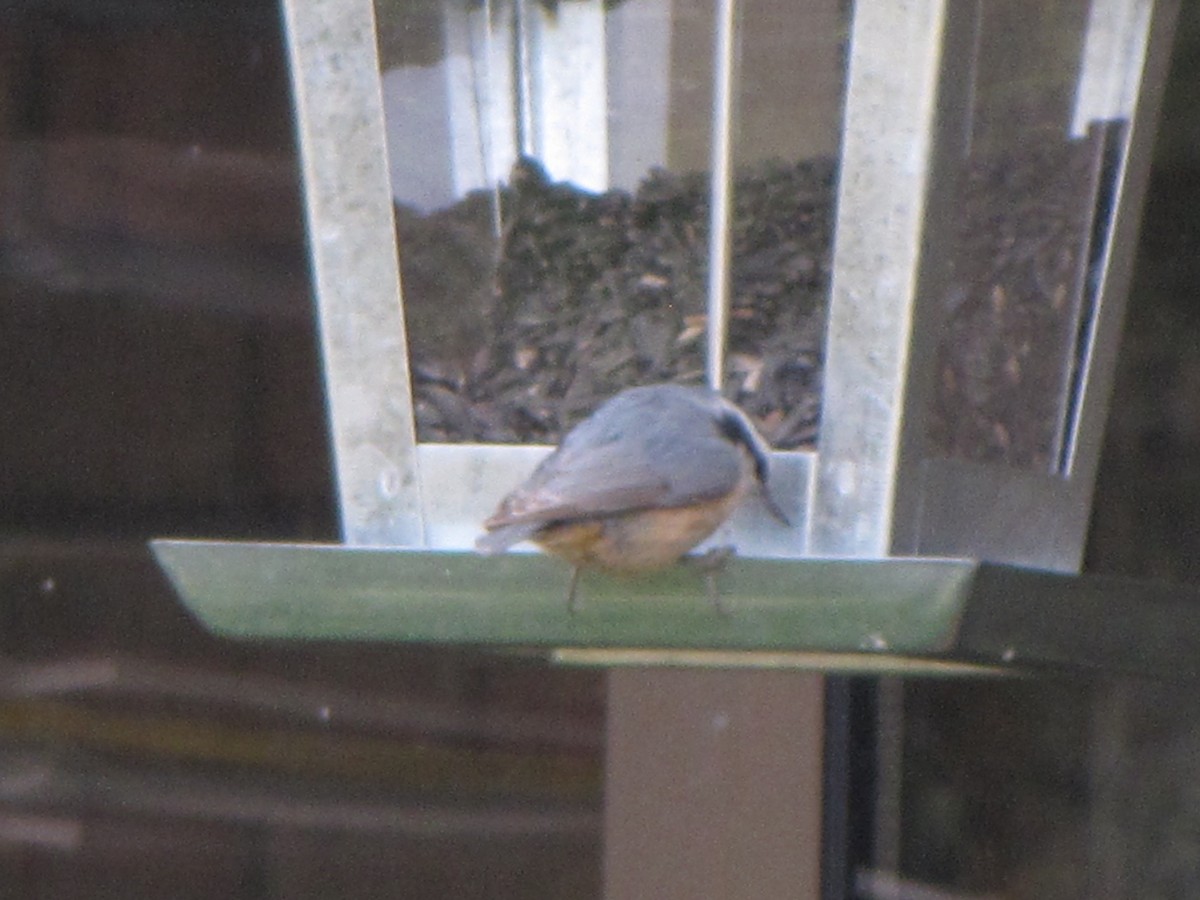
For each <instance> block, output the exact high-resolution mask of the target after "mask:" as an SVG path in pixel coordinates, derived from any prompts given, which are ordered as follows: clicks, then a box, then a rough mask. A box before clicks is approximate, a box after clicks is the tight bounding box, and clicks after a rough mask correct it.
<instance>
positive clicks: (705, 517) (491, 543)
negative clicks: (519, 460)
mask: <svg viewBox="0 0 1200 900" xmlns="http://www.w3.org/2000/svg"><path fill="white" fill-rule="evenodd" d="M767 464H768V460H767V445H766V443H765V442H764V441H763V439H762V438H761V437H760V436H759V435H758V432H757V431H755V429H754V426H753V425H752V424H751V422H750V420H749V419H748V418H747V417H746V415H745V413H743V412H742V411H741V410H740V409H738V408H737V407H736V406H734V405H733V404H732V403H730V402H729V401H728V400H726V399H725V398H723V397H722V396H721V395H720V394H718V393H717V392H715V391H712V390H709V389H707V388H700V387H686V386H683V385H678V384H658V385H649V386H644V387H635V388H628V389H627V390H624V391H621V392H620V393H619V394H617V395H616V396H614V397H612V398H611V399H609V400H608V401H606V402H605V403H604V404H602V405H601V406H600V408H599V409H597V410H596V411H595V412H594V413H592V415H591V416H589V417H588V418H587V419H585V420H584V421H582V422H580V423H579V424H578V425H576V426H575V427H574V428H572V429H571V430H570V431H569V432H568V433H567V435H566V436H565V437H564V438H563V440H562V443H561V444H559V446H558V448H557V449H556V450H555V451H554V452H553V453H551V454H550V455H549V456H548V457H546V459H544V460H543V461H542V463H541V464H540V465H539V466H538V467H537V469H535V470H534V472H533V474H532V475H530V476H529V479H528V480H527V481H526V482H525V483H524V484H522V485H520V486H519V487H517V488H516V489H515V490H514V491H513V492H512V493H510V494H509V495H508V496H507V497H505V498H504V499H503V500H502V501H501V502H500V506H499V507H498V508H497V509H496V512H495V513H493V514H492V516H491V518H489V519H488V520H487V521H486V522H484V523H483V524H484V528H486V529H487V533H486V534H484V535H482V536H481V537H480V538H479V540H478V541H476V544H475V547H476V549H477V550H478V551H479V552H481V553H485V554H491V553H501V552H503V551H504V550H507V549H508V548H509V547H511V546H512V545H513V544H518V543H520V542H521V541H525V540H529V541H533V542H534V543H536V544H538V545H539V546H541V547H542V548H543V549H544V550H546V551H547V552H548V553H552V554H554V555H556V556H560V557H562V558H563V559H565V560H566V561H567V562H569V563H571V565H572V566H574V571H573V573H572V576H571V586H570V589H569V593H568V604H569V606H570V608H571V609H572V610H574V609H575V592H576V587H577V584H578V580H579V572H580V570H581V569H584V568H597V569H604V570H607V571H610V572H618V573H638V572H649V571H653V570H655V569H661V568H665V567H666V566H669V565H671V564H673V563H675V562H678V561H679V560H680V559H681V558H682V557H683V556H684V554H686V553H687V552H688V551H689V550H691V549H692V548H693V547H695V546H696V545H697V544H699V543H700V542H701V541H702V540H704V539H705V538H706V537H708V536H709V535H710V534H712V533H713V531H715V530H716V529H717V526H719V525H720V524H721V523H722V522H723V521H725V519H726V518H727V517H728V516H729V514H730V513H732V512H733V510H734V508H735V507H736V506H737V505H738V503H739V502H740V501H741V500H742V498H743V497H745V496H746V494H747V493H749V492H750V491H752V490H755V491H757V492H759V494H760V495H761V497H762V498H763V501H764V502H765V503H766V505H767V508H768V509H769V510H770V511H771V513H772V515H774V516H775V517H776V518H778V519H780V520H781V521H782V522H784V523H787V518H786V517H785V516H784V515H783V513H782V512H781V511H780V509H779V507H778V506H777V505H776V504H775V502H774V501H773V500H772V498H771V496H770V494H769V493H768V492H767V490H766V481H767ZM724 556H728V551H726V552H725V554H724ZM714 558H715V559H720V558H722V557H721V555H720V554H717V555H716V557H714ZM709 584H710V590H711V591H713V595H714V601H715V600H716V596H715V583H714V582H713V581H712V580H711V578H710V582H709ZM718 605H719V604H718Z"/></svg>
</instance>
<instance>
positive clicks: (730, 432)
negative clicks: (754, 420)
mask: <svg viewBox="0 0 1200 900" xmlns="http://www.w3.org/2000/svg"><path fill="white" fill-rule="evenodd" d="M717 428H718V429H719V430H720V432H721V434H722V435H723V436H724V437H725V438H726V439H728V440H729V441H732V442H733V443H735V444H741V445H742V446H743V447H745V448H746V449H747V450H749V451H750V455H751V456H753V457H754V474H755V475H756V476H757V477H758V480H759V481H766V480H767V460H766V457H765V456H763V455H762V452H761V450H760V449H759V445H758V442H757V441H756V440H754V436H753V435H752V434H750V432H749V430H748V428H749V426H748V425H747V424H746V422H745V421H744V420H743V419H742V418H741V417H740V416H737V415H734V414H733V413H731V412H727V413H724V414H723V415H722V416H721V417H720V418H719V419H718V420H717Z"/></svg>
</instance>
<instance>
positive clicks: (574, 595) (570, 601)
mask: <svg viewBox="0 0 1200 900" xmlns="http://www.w3.org/2000/svg"><path fill="white" fill-rule="evenodd" d="M578 593H579V566H572V567H571V584H570V586H569V587H568V588H567V612H569V613H570V614H571V615H575V613H577V612H579V597H578Z"/></svg>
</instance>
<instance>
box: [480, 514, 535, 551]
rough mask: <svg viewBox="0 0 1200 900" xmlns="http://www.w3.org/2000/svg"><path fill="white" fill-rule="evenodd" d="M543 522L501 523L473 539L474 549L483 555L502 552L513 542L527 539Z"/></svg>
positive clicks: (517, 542) (516, 542)
mask: <svg viewBox="0 0 1200 900" xmlns="http://www.w3.org/2000/svg"><path fill="white" fill-rule="evenodd" d="M544 524H545V523H544V522H516V523H514V524H512V525H501V526H500V527H499V528H496V529H494V530H492V531H489V532H487V533H486V534H482V535H480V536H479V538H478V539H477V540H476V541H475V550H476V552H478V553H482V554H483V555H484V556H492V555H494V554H496V553H503V552H504V551H505V550H507V549H508V548H509V547H511V546H512V545H513V544H519V543H521V541H527V540H529V538H531V537H532V536H533V534H534V532H536V531H537V530H538V529H539V528H541V527H542V525H544Z"/></svg>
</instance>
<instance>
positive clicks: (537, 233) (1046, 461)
mask: <svg viewBox="0 0 1200 900" xmlns="http://www.w3.org/2000/svg"><path fill="white" fill-rule="evenodd" d="M1176 6H1177V4H1176V3H1174V2H1171V0H1157V2H1151V0H1144V2H1137V3H1129V2H1126V0H1061V2H1056V3H1050V4H1047V3H1041V2H1033V0H1029V2H1020V0H1010V2H995V3H949V2H945V0H919V2H911V3H873V2H866V3H857V4H849V3H846V2H843V0H813V2H808V3H805V4H802V5H797V4H792V3H778V4H772V3H768V2H761V0H754V2H742V3H738V2H736V0H714V2H712V3H690V2H689V3H682V2H679V0H674V2H673V0H623V2H621V0H615V2H614V0H544V2H537V0H481V2H480V0H442V2H438V3H434V2H432V0H430V2H428V3H400V2H392V0H379V2H378V4H377V5H376V6H372V3H371V2H370V0H303V2H301V0H284V3H283V8H284V10H285V14H286V21H287V31H288V36H289V42H290V53H291V64H292V72H293V78H294V84H295V94H296V113H297V128H298V134H299V140H300V145H301V150H302V159H303V166H304V180H305V186H306V193H307V205H308V221H309V227H310V236H311V247H312V264H313V273H314V282H315V286H316V300H317V306H318V310H319V316H320V323H321V333H322V340H323V350H324V360H325V372H326V385H327V391H328V400H329V410H330V421H331V431H332V435H333V443H334V449H335V457H336V465H337V481H338V486H339V491H340V496H341V506H342V509H341V511H342V523H343V532H344V544H341V545H337V546H322V547H315V546H297V545H262V544H228V543H205V542H178V541H161V542H157V543H156V545H155V550H156V553H157V555H158V558H159V560H160V561H161V562H162V564H163V565H164V567H165V568H166V570H167V571H168V573H169V574H170V575H171V577H172V579H173V580H174V583H175V585H176V586H177V588H178V590H179V592H180V594H181V596H182V597H183V599H184V600H185V601H186V602H187V603H188V604H189V606H190V607H191V608H192V610H193V611H194V612H195V613H196V614H197V615H198V616H199V617H200V618H201V619H202V620H204V621H205V622H206V623H207V624H208V625H209V626H210V627H211V628H213V629H215V630H217V631H220V632H224V633H229V634H235V635H244V636H271V637H322V638H360V637H370V638H373V639H388V640H402V641H414V642H440V641H447V642H468V643H475V644H484V645H504V646H520V647H523V648H534V649H542V650H547V651H553V652H555V653H557V654H558V655H559V657H560V658H562V659H569V660H573V661H577V662H593V663H599V664H615V663H619V662H637V663H653V662H671V663H680V662H681V661H682V662H684V663H686V664H693V663H695V664H702V663H715V664H719V665H734V666H739V665H743V666H782V665H796V666H805V667H813V668H819V669H851V670H867V671H879V670H883V671H929V672H948V671H990V670H994V669H995V668H1008V667H1011V666H1013V665H1027V666H1037V665H1042V664H1049V665H1055V666H1078V667H1085V668H1114V667H1115V668H1123V669H1130V670H1140V671H1152V670H1153V667H1155V666H1158V667H1161V668H1162V669H1164V670H1166V671H1170V672H1171V673H1172V674H1174V675H1179V674H1180V673H1188V674H1195V673H1196V670H1197V664H1196V660H1197V659H1200V656H1197V655H1196V654H1195V653H1194V652H1193V651H1194V648H1195V647H1197V646H1200V622H1195V621H1193V619H1194V617H1192V618H1188V617H1183V618H1182V619H1178V618H1177V619H1174V620H1173V621H1174V626H1173V628H1172V630H1171V637H1170V641H1169V642H1167V645H1168V647H1170V648H1174V649H1175V651H1177V652H1166V651H1163V652H1156V653H1155V654H1153V655H1150V654H1146V653H1143V652H1141V651H1140V650H1139V649H1138V648H1139V646H1140V645H1139V641H1149V640H1155V639H1159V638H1161V637H1162V635H1163V616H1164V615H1168V617H1169V613H1170V610H1171V609H1173V608H1174V607H1173V606H1172V604H1173V603H1174V602H1175V600H1177V599H1178V597H1179V594H1178V592H1167V595H1164V596H1163V597H1162V602H1161V603H1145V602H1140V599H1139V598H1144V597H1145V596H1146V595H1147V594H1148V593H1155V592H1156V591H1158V590H1159V589H1157V588H1152V587H1147V586H1135V585H1132V584H1130V583H1127V582H1121V581H1113V580H1100V579H1091V578H1083V577H1079V576H1077V575H1076V574H1075V573H1077V572H1078V568H1079V564H1080V558H1081V554H1082V548H1083V542H1084V536H1085V530H1086V526H1087V522H1088V516H1089V506H1090V498H1091V493H1092V488H1093V482H1094V476H1095V472H1096V465H1097V458H1098V454H1099V447H1100V439H1101V432H1102V429H1103V424H1104V419H1105V407H1106V404H1107V398H1108V396H1109V389H1110V385H1111V382H1112V378H1113V364H1114V358H1115V355H1116V347H1117V343H1118V337H1119V332H1120V327H1121V320H1122V309H1123V306H1124V302H1125V294H1126V290H1127V286H1128V281H1129V279H1128V275H1129V269H1130V264H1131V258H1132V254H1133V248H1134V244H1135V240H1134V238H1135V235H1136V230H1137V224H1138V217H1139V209H1140V203H1141V196H1142V188H1143V184H1144V182H1145V179H1146V174H1147V169H1148V162H1149V160H1148V155H1149V154H1148V150H1149V147H1150V144H1151V141H1152V136H1153V131H1154V125H1155V117H1156V113H1157V101H1158V96H1159V93H1160V89H1161V84H1162V81H1163V76H1164V72H1165V68H1166V57H1167V51H1168V48H1169V44H1170V32H1171V25H1172V21H1173V15H1174V11H1175V8H1176ZM397 233H398V234H399V242H398V243H399V250H398V252H397V241H396V240H395V237H396V234H397ZM401 273H402V274H403V277H401ZM401 286H402V288H403V289H402V290H401ZM672 379H674V380H683V381H688V380H691V381H700V380H703V379H707V380H708V381H709V382H710V383H712V384H718V385H721V386H722V387H723V388H724V390H725V392H726V393H727V395H729V396H731V397H732V398H733V399H735V400H737V401H738V402H739V403H741V404H742V406H743V407H744V408H745V409H746V410H747V411H748V412H749V413H750V414H751V415H753V416H755V417H756V418H757V420H758V422H759V423H760V425H761V426H762V430H763V432H764V434H765V435H766V436H767V437H768V439H772V440H774V442H775V444H776V446H777V447H778V448H780V449H778V450H777V452H776V453H775V455H774V466H773V475H772V486H773V491H774V494H775V496H776V498H777V499H778V501H779V502H780V503H781V504H782V505H783V506H784V507H785V509H786V510H787V512H788V513H789V515H790V517H791V518H792V522H793V527H791V528H787V527H784V526H781V525H779V524H776V523H774V522H773V521H772V520H771V519H770V518H769V517H768V516H767V515H766V514H765V512H764V511H763V510H761V509H758V508H756V507H754V506H753V504H748V505H747V507H746V508H745V509H744V510H743V511H742V512H741V513H739V515H738V516H737V517H735V519H734V521H733V522H732V523H731V525H730V526H729V530H728V532H727V533H725V534H721V535H719V536H718V537H717V538H716V540H717V541H719V542H722V543H732V544H734V545H735V546H736V547H737V549H738V554H739V556H738V559H736V560H735V561H734V562H733V563H732V564H731V565H730V567H729V570H728V571H727V572H726V573H725V575H724V577H723V578H722V589H723V591H724V595H725V598H726V600H725V605H726V606H727V607H728V608H729V610H730V611H731V614H730V615H729V616H728V617H726V618H723V619H718V618H714V617H713V615H712V610H711V608H710V607H708V606H707V605H706V604H705V602H704V597H703V591H702V590H701V589H700V588H699V587H698V586H697V583H696V581H695V578H694V577H693V576H691V575H689V574H687V573H676V572H668V573H666V574H664V575H662V576H661V577H654V578H649V579H646V580H645V581H636V582H621V581H610V580H608V579H605V578H603V577H599V576H598V577H596V578H594V579H590V580H585V582H584V585H583V588H582V590H583V591H584V594H585V598H584V601H583V607H584V608H583V611H582V612H581V613H580V614H579V615H575V616H571V615H570V614H569V613H568V611H567V610H566V608H565V603H564V601H563V596H564V593H563V592H564V590H565V584H566V571H565V569H564V568H563V567H562V566H560V565H558V564H557V563H555V562H554V561H552V560H547V559H546V558H544V557H541V556H538V555H534V554H517V555H513V556H510V557H505V558H501V559H481V558H479V557H477V556H476V555H475V554H474V553H472V552H471V549H470V548H471V546H472V542H473V541H474V539H475V537H476V536H477V535H478V534H479V523H480V522H481V521H482V520H483V519H484V518H485V517H486V516H487V514H488V513H489V512H490V511H491V509H492V508H493V507H494V505H495V503H496V501H497V500H498V498H499V497H500V496H502V495H503V494H504V493H505V492H506V491H507V490H508V489H510V488H511V487H512V486H513V485H515V484H516V483H517V482H518V481H519V480H520V479H521V478H522V477H524V475H525V474H527V472H528V471H529V470H530V469H531V468H532V467H533V466H534V465H535V464H536V462H537V460H538V459H540V458H541V456H542V455H543V454H544V453H545V452H546V450H547V446H546V445H547V444H551V443H553V442H554V440H555V439H556V437H557V435H558V434H561V431H562V430H563V429H564V428H565V427H566V426H568V425H569V424H571V423H572V422H573V421H575V420H577V419H578V418H579V417H581V416H582V415H583V414H585V413H586V412H588V411H589V409H590V408H591V407H592V406H594V405H595V403H597V402H598V401H599V400H600V399H602V398H603V397H604V396H607V395H608V394H611V393H613V392H615V391H616V390H617V389H619V388H621V387H625V386H628V385H630V384H633V383H645V382H652V381H662V380H672ZM1135 595H1136V596H1135ZM1155 596H1158V594H1155ZM1181 602H1182V601H1181ZM1114 617H1116V618H1118V619H1120V620H1121V621H1122V622H1123V623H1124V624H1125V626H1126V627H1125V629H1124V631H1123V635H1124V640H1123V641H1121V642H1114V641H1112V640H1110V639H1108V638H1106V637H1105V636H1104V635H1103V634H1099V633H1093V632H1092V631H1090V630H1089V627H1088V625H1087V623H1088V622H1089V621H1095V620H1098V619H1104V620H1106V621H1107V623H1108V626H1107V627H1108V629H1111V627H1112V626H1111V623H1112V622H1113V620H1114ZM1105 634H1108V635H1110V636H1111V634H1112V632H1111V630H1108V631H1106V632H1105Z"/></svg>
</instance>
